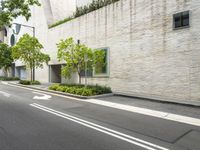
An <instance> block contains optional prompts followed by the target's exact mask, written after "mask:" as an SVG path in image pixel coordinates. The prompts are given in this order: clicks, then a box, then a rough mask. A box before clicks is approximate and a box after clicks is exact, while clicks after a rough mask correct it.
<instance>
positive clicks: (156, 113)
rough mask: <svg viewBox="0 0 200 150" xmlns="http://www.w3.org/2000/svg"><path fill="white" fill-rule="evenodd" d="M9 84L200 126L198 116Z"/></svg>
mask: <svg viewBox="0 0 200 150" xmlns="http://www.w3.org/2000/svg"><path fill="white" fill-rule="evenodd" d="M8 85H9V86H13V87H20V88H22V89H26V90H30V91H37V92H41V93H45V94H50V95H54V96H59V97H63V98H67V99H70V100H76V101H82V102H87V103H93V104H97V105H102V106H106V107H111V108H115V109H120V110H125V111H129V112H134V113H138V114H144V115H148V116H153V117H158V118H162V119H166V120H171V121H176V122H181V123H185V124H190V125H195V126H200V119H198V118H193V117H187V116H183V115H177V114H171V113H167V112H162V111H156V110H151V109H145V108H140V107H135V106H129V105H123V104H118V103H112V102H107V101H102V100H97V99H88V100H85V99H84V100H83V99H79V98H74V97H70V96H65V95H60V94H55V93H51V92H45V91H40V90H33V89H30V88H26V87H21V86H17V85H10V84H8Z"/></svg>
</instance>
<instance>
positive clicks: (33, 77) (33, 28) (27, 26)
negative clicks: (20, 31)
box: [13, 23, 35, 81]
mask: <svg viewBox="0 0 200 150" xmlns="http://www.w3.org/2000/svg"><path fill="white" fill-rule="evenodd" d="M13 24H15V25H18V26H19V27H21V26H23V27H26V28H31V29H32V30H33V37H35V27H33V26H29V25H25V24H21V23H13ZM31 71H32V72H33V76H32V77H31V78H32V80H33V81H34V80H35V62H33V70H31Z"/></svg>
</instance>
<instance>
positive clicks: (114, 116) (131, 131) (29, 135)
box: [0, 85, 200, 150]
mask: <svg viewBox="0 0 200 150" xmlns="http://www.w3.org/2000/svg"><path fill="white" fill-rule="evenodd" d="M0 91H2V92H4V94H5V93H8V94H10V96H9V97H6V96H5V95H3V94H1V93H0V145H1V146H0V149H2V150H7V149H8V150H11V149H12V150H13V149H16V150H18V149H19V150H23V149H24V150H25V149H26V150H27V149H30V150H32V149H34V150H35V149H50V150H51V149H52V150H53V149H54V150H55V149H56V150H59V149H70V150H78V149H81V150H84V149H85V150H90V149H91V150H94V149H95V150H104V149H105V150H112V149H115V150H118V149H120V150H121V149H122V150H129V149H134V150H140V149H141V150H142V149H180V150H184V149H191V150H199V149H200V145H199V143H200V141H199V140H200V139H199V135H200V134H199V133H200V132H199V131H200V127H199V126H192V125H188V124H184V123H179V122H175V121H169V120H164V119H161V118H156V117H152V116H147V115H143V114H138V113H133V112H128V111H123V110H118V109H114V108H109V107H105V106H100V105H96V104H92V103H86V102H84V101H75V100H73V99H70V98H68V99H67V98H62V97H59V96H55V95H51V94H50V93H49V94H47V95H50V96H51V97H50V98H49V99H48V100H44V99H33V98H34V97H35V96H38V97H41V96H44V95H40V94H38V93H33V92H34V91H32V90H26V89H21V88H16V87H10V86H8V85H0ZM41 94H42V93H41ZM34 106H37V107H34ZM73 119H74V120H73ZM77 121H79V122H77ZM83 123H85V124H83ZM91 123H92V124H91ZM89 126H91V127H89ZM100 127H101V128H100ZM102 127H103V128H102ZM94 128H96V129H94ZM100 129H101V131H100ZM108 129H109V130H108ZM105 131H106V132H105ZM111 131H112V132H111ZM113 131H115V132H113ZM107 132H108V133H107ZM122 135H123V136H122ZM124 135H126V136H124ZM188 143H190V145H189V144H188ZM188 146H189V147H188Z"/></svg>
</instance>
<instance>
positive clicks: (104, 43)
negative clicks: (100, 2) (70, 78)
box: [33, 0, 200, 100]
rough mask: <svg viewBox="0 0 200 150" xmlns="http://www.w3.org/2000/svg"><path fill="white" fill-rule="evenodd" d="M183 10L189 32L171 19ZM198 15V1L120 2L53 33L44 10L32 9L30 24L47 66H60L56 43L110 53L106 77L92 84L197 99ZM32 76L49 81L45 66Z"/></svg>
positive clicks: (199, 62)
mask: <svg viewBox="0 0 200 150" xmlns="http://www.w3.org/2000/svg"><path fill="white" fill-rule="evenodd" d="M185 10H190V14H191V18H190V22H191V26H190V28H186V29H180V30H173V27H172V24H173V22H172V16H173V14H174V13H177V12H182V11H185ZM199 14H200V1H199V0H170V1H169V0H121V1H119V2H117V3H114V4H111V5H109V6H107V7H104V8H102V9H99V10H97V11H94V12H92V13H89V14H87V15H84V16H81V17H79V18H76V19H74V20H72V21H70V22H67V23H65V24H62V25H60V26H57V27H55V28H52V29H48V28H47V24H45V22H46V20H45V14H44V11H43V9H42V7H41V8H35V10H34V18H33V20H34V19H35V20H34V25H35V26H36V28H37V31H36V35H37V37H38V38H39V39H40V41H41V42H42V43H43V45H44V49H45V50H46V51H48V53H49V54H50V56H51V58H52V59H51V62H50V64H58V63H60V62H58V61H57V58H56V53H57V48H56V43H58V42H59V40H60V39H65V38H68V37H73V38H74V39H75V40H77V39H79V40H80V41H81V42H82V43H85V44H87V45H88V46H90V47H92V48H102V47H108V48H109V51H110V57H109V61H110V63H109V64H110V66H109V68H110V70H109V72H110V75H109V77H105V78H103V77H101V78H91V79H89V83H91V84H96V83H98V84H102V85H108V86H111V87H112V89H113V91H114V92H122V93H126V94H133V95H142V96H146V97H161V98H168V99H179V100H200V59H199V58H200V28H199V24H200V16H199ZM36 74H37V75H36V78H37V79H40V80H42V81H46V82H48V67H45V68H44V69H43V70H38V71H37V73H36Z"/></svg>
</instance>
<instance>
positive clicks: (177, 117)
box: [86, 99, 200, 126]
mask: <svg viewBox="0 0 200 150" xmlns="http://www.w3.org/2000/svg"><path fill="white" fill-rule="evenodd" d="M86 101H87V102H90V103H93V104H98V105H102V106H107V107H112V108H116V109H121V110H126V111H130V112H134V113H138V114H143V115H148V116H154V117H157V118H162V119H167V120H172V121H176V122H181V123H186V124H190V125H195V126H200V119H197V118H192V117H187V116H182V115H177V114H171V113H167V112H162V111H156V110H151V109H146V108H140V107H135V106H129V105H123V104H118V103H112V102H107V101H102V100H96V99H90V100H86Z"/></svg>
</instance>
